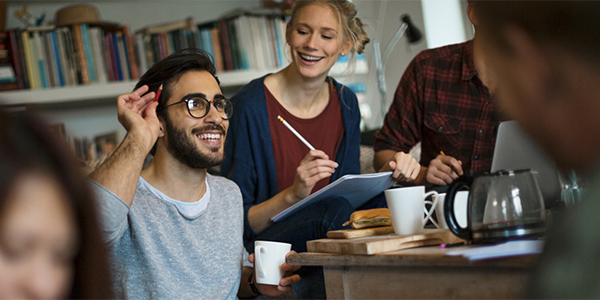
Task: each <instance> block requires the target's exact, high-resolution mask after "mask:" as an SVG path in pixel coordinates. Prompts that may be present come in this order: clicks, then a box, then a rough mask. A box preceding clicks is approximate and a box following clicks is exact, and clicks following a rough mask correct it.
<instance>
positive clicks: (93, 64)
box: [0, 9, 287, 90]
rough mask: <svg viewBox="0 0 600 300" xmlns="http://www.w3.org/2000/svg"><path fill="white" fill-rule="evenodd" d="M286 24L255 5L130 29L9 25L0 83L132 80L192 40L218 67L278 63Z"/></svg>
mask: <svg viewBox="0 0 600 300" xmlns="http://www.w3.org/2000/svg"><path fill="white" fill-rule="evenodd" d="M285 28H286V21H285V17H284V16H283V15H282V14H281V13H280V12H279V11H277V10H268V9H262V10H260V11H258V10H253V11H249V10H238V11H234V12H231V13H228V14H227V15H225V16H223V17H221V18H219V19H217V20H214V21H208V22H203V23H201V24H196V23H195V22H194V21H193V20H192V19H191V18H189V19H186V20H183V21H179V22H174V23H169V24H159V25H152V26H148V27H145V28H143V29H141V30H139V31H137V32H135V33H134V34H133V35H131V34H130V33H129V28H128V26H127V25H124V26H111V27H108V26H103V27H100V26H97V25H90V24H76V25H71V26H63V27H53V26H48V27H41V28H27V29H9V30H7V31H4V32H0V90H2V89H4V90H6V89H45V88H52V87H64V86H73V85H81V84H91V83H106V82H109V81H127V80H133V79H137V78H139V76H140V75H141V74H143V73H144V72H146V71H147V70H148V69H149V68H150V67H151V66H152V65H154V64H155V63H156V62H158V61H160V60H162V59H164V58H165V57H167V56H168V55H170V54H172V53H174V52H176V51H179V50H181V49H184V48H191V47H195V48H199V49H204V50H205V51H207V52H208V53H210V54H211V56H212V57H213V59H214V62H215V66H216V67H217V70H218V71H230V70H249V69H254V70H270V69H275V68H280V67H283V66H284V65H286V64H287V61H286V59H285V46H286V45H285ZM1 47H4V49H2V48H1ZM3 50H4V52H3ZM3 54H4V57H6V59H5V60H4V61H3V60H2V57H3V56H2V55H3ZM11 66H12V68H11ZM4 83H6V84H9V85H5V86H4V87H3V86H2V84H4Z"/></svg>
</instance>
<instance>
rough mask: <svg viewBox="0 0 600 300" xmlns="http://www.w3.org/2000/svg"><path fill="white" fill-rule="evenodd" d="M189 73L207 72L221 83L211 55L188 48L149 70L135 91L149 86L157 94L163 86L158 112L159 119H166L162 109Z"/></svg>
mask: <svg viewBox="0 0 600 300" xmlns="http://www.w3.org/2000/svg"><path fill="white" fill-rule="evenodd" d="M189 71H206V72H208V73H210V74H211V75H212V76H213V77H214V78H215V80H217V83H219V79H218V78H217V76H216V75H215V73H216V69H215V65H214V64H213V60H212V57H211V56H210V54H208V53H207V52H205V51H203V50H200V49H197V48H188V49H183V50H181V51H179V52H177V53H173V54H171V55H169V56H168V57H166V58H165V59H163V60H161V61H160V62H158V63H156V64H155V65H154V66H152V67H151V68H150V69H148V71H146V73H145V74H144V75H143V76H142V77H141V78H140V80H139V81H138V83H137V84H136V85H135V88H134V90H137V89H138V88H140V87H141V86H143V85H147V86H148V87H149V89H148V92H156V91H158V88H159V87H160V85H161V84H162V85H163V90H162V92H161V94H160V98H159V99H158V107H157V108H156V112H157V115H158V116H159V117H163V118H164V117H165V115H166V111H165V110H163V109H162V108H163V107H164V106H165V104H166V102H167V100H168V99H169V98H170V97H171V88H172V87H173V84H174V83H175V82H177V80H179V78H181V76H182V75H183V74H185V73H187V72H189ZM219 84H220V83H219Z"/></svg>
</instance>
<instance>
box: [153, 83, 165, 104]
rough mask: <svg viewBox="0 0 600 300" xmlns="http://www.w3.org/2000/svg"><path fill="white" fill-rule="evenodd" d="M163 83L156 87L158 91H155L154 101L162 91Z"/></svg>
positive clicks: (156, 100)
mask: <svg viewBox="0 0 600 300" xmlns="http://www.w3.org/2000/svg"><path fill="white" fill-rule="evenodd" d="M162 88H163V85H162V84H161V85H160V86H159V87H158V91H156V97H154V102H158V98H159V97H160V93H161V92H162Z"/></svg>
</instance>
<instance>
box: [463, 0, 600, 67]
mask: <svg viewBox="0 0 600 300" xmlns="http://www.w3.org/2000/svg"><path fill="white" fill-rule="evenodd" d="M470 3H471V4H475V5H476V9H475V13H476V14H477V16H478V17H477V19H478V20H479V23H480V24H479V26H478V30H481V31H486V32H487V33H486V34H489V35H491V36H492V37H493V38H494V39H495V43H496V44H497V45H498V46H500V47H502V48H504V50H507V49H508V48H507V47H506V38H510V37H504V36H502V34H501V32H502V28H505V26H506V25H515V26H517V27H519V28H521V29H522V30H523V31H525V32H526V33H527V34H528V35H530V36H531V37H532V38H533V39H534V40H535V41H536V42H537V43H538V44H540V45H542V46H545V47H547V48H548V49H553V48H557V47H560V48H562V49H565V50H567V51H569V52H572V53H574V54H577V55H579V56H581V57H584V58H586V59H587V60H588V61H590V62H595V63H596V64H600V52H598V49H600V17H599V16H600V1H574V0H562V1H522V0H519V1H506V0H505V1H491V0H471V1H470Z"/></svg>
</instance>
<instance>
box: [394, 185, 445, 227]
mask: <svg viewBox="0 0 600 300" xmlns="http://www.w3.org/2000/svg"><path fill="white" fill-rule="evenodd" d="M384 194H385V200H386V202H387V206H388V208H389V210H390V216H391V217H392V226H393V227H394V232H395V233H396V234H397V235H408V234H416V233H421V232H423V226H425V222H426V221H427V220H428V219H430V218H431V214H432V213H433V212H434V211H435V206H436V205H437V202H438V200H439V197H437V195H438V193H437V192H436V191H431V192H429V193H425V186H422V185H420V186H412V187H404V188H395V189H388V190H385V191H384ZM430 195H435V196H436V197H435V200H434V202H433V205H432V207H431V209H429V211H427V210H425V214H426V217H425V218H423V210H424V209H425V198H427V197H428V196H430Z"/></svg>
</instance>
